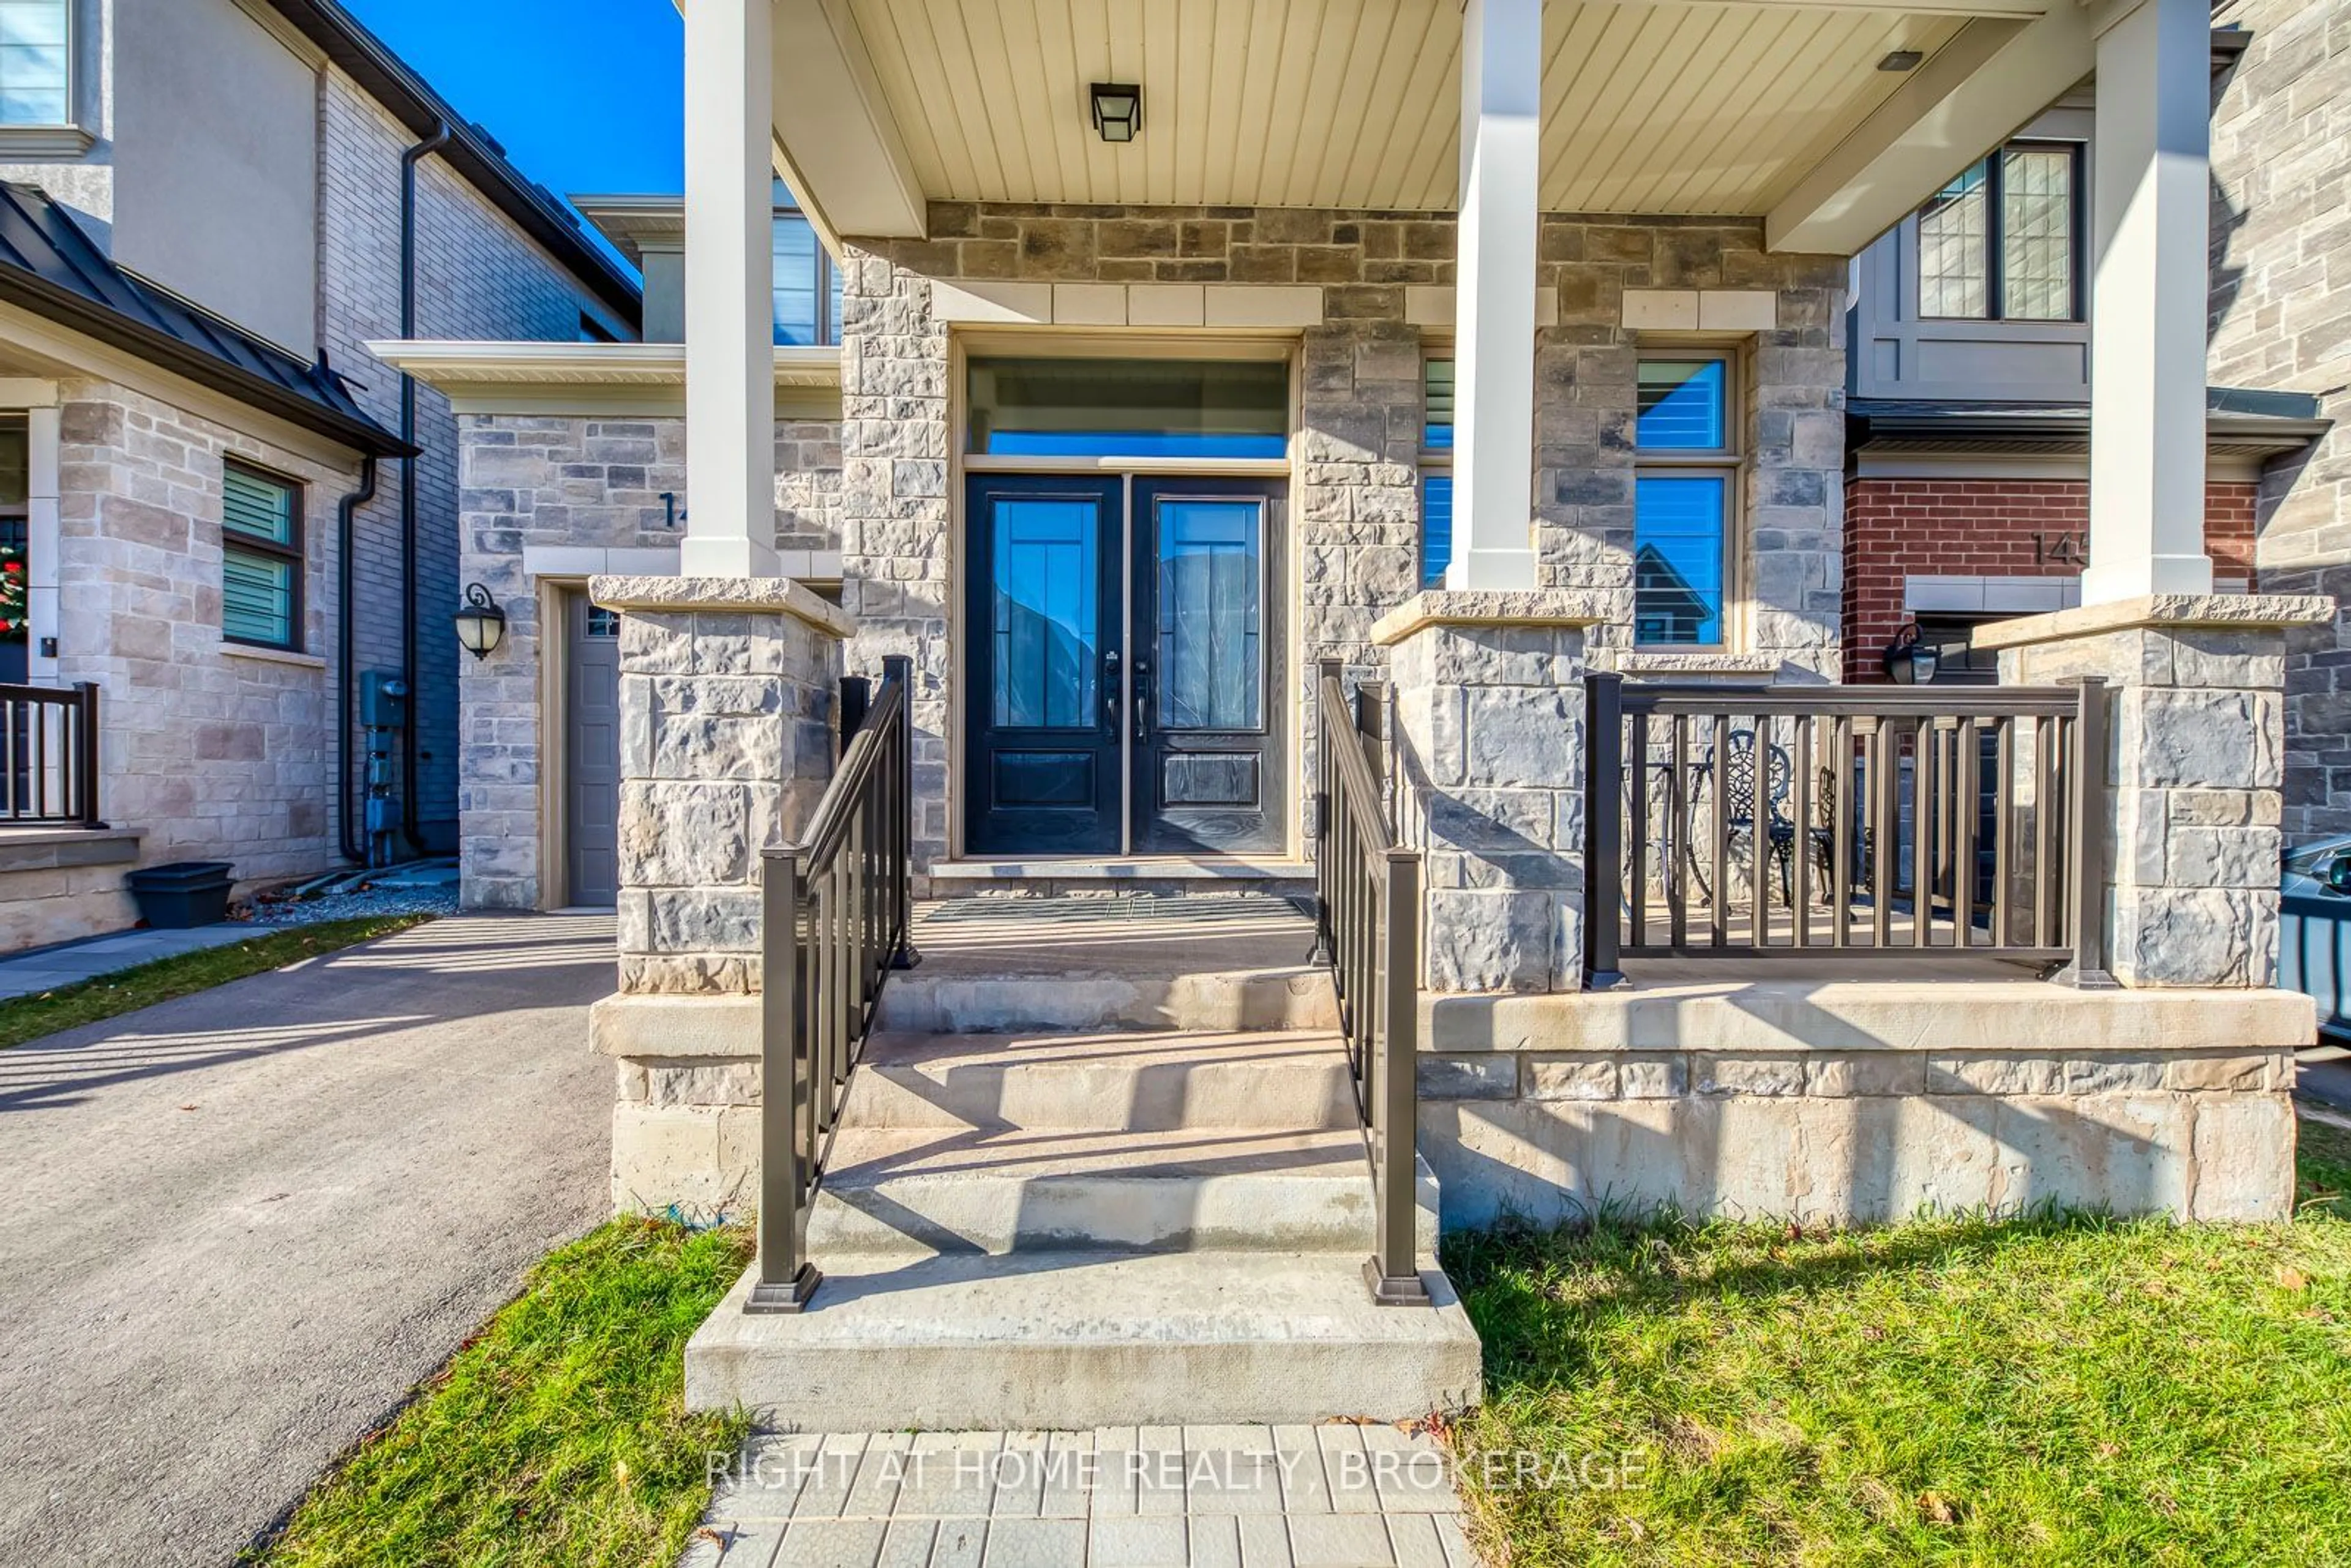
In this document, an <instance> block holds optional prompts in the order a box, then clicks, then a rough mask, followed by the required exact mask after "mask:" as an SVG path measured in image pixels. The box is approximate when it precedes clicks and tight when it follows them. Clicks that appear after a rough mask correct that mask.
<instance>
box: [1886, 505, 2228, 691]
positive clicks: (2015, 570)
mask: <svg viewBox="0 0 2351 1568" xmlns="http://www.w3.org/2000/svg"><path fill="white" fill-rule="evenodd" d="M2256 490H2257V486H2252V485H2248V484H2240V483H2236V482H2231V481H2221V480H2214V481H2213V482H2211V483H2210V484H2208V485H2206V486H2205V487H2204V548H2205V549H2208V550H2210V552H2211V554H2212V567H2213V570H2214V571H2215V573H2216V574H2218V575H2219V576H2220V577H2222V578H2224V579H2225V578H2241V579H2245V580H2251V579H2252V575H2253V501H2254V496H2255V493H2256ZM2089 528H2090V486H2088V485H2087V484H2086V483H2084V482H2082V481H2079V480H2072V479H1855V480H1854V481H1852V482H1851V483H1849V484H1848V485H1847V486H1845V492H1844V678H1845V679H1846V680H1848V681H1882V680H1884V679H1885V678H1886V672H1885V669H1884V667H1883V666H1882V665H1881V664H1879V663H1878V655H1879V654H1880V653H1883V652H1884V651H1885V648H1886V643H1889V642H1891V641H1892V640H1893V638H1894V634H1895V632H1898V631H1900V630H1901V628H1902V623H1903V622H1905V621H1907V620H1908V619H1909V617H1908V616H1907V614H1906V613H1904V612H1903V608H1902V590H1903V582H1904V580H1905V579H1907V578H1909V577H1911V576H1914V575H1916V576H1920V577H2074V576H2076V575H2078V574H2079V573H2080V571H2081V564H2080V563H2079V562H2078V561H2061V560H2035V559H2033V545H2032V536H2033V535H2034V534H2035V533H2036V532H2037V533H2039V534H2041V535H2042V536H2043V539H2044V541H2048V542H2053V540H2051V539H2050V536H2053V535H2060V534H2071V535H2074V536H2075V538H2074V543H2075V545H2076V547H2077V548H2078V547H2079V546H2080V545H2081V544H2082V543H2084V542H2085V540H2086V537H2087V535H2088V533H2089Z"/></svg>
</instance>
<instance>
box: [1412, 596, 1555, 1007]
mask: <svg viewBox="0 0 2351 1568" xmlns="http://www.w3.org/2000/svg"><path fill="white" fill-rule="evenodd" d="M1595 598H1596V596H1594V595H1587V594H1566V593H1561V592H1557V591H1552V592H1547V593H1532V594H1522V593H1510V594H1498V593H1424V594H1421V595H1419V596H1418V597H1417V598H1416V599H1414V600H1413V601H1411V602H1410V603H1409V604H1407V605H1406V606H1405V608H1404V609H1403V610H1401V611H1399V612H1396V613H1395V615H1392V616H1390V617H1388V618H1387V619H1386V620H1384V621H1383V622H1381V624H1380V626H1379V628H1378V635H1379V638H1380V640H1381V641H1382V643H1384V644H1385V645H1387V646H1388V648H1389V661H1388V671H1389V677H1390V679H1391V680H1392V681H1393V682H1394V684H1395V731H1396V733H1395V747H1394V754H1395V767H1396V769H1397V777H1398V780H1399V783H1400V784H1401V785H1402V789H1400V790H1399V792H1398V796H1399V800H1400V801H1401V802H1402V804H1401V805H1400V807H1399V813H1398V814H1399V818H1400V821H1399V824H1398V832H1399V833H1400V834H1401V835H1403V836H1404V837H1405V840H1406V841H1408V842H1411V843H1413V844H1415V845H1416V846H1417V847H1419V848H1420V849H1421V851H1422V867H1423V869H1422V877H1423V880H1424V883H1425V885H1426V891H1425V892H1424V894H1423V895H1422V904H1423V906H1424V918H1423V920H1422V921H1421V930H1422V954H1423V971H1424V977H1425V983H1426V985H1427V986H1428V988H1430V989H1432V990H1437V991H1479V992H1494V991H1573V990H1577V989H1579V988H1581V987H1582V985H1583V773H1584V740H1585V737H1584V733H1583V670H1584V664H1583V660H1584V647H1583V644H1584V625H1585V624H1586V623H1587V622H1589V621H1590V620H1592V619H1593V616H1594V615H1595V614H1596V611H1595V609H1594V608H1593V600H1594V599H1595ZM1505 617H1508V619H1504V618H1505Z"/></svg>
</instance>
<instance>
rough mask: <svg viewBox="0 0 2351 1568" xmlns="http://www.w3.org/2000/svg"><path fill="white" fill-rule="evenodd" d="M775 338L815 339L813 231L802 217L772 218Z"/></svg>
mask: <svg viewBox="0 0 2351 1568" xmlns="http://www.w3.org/2000/svg"><path fill="white" fill-rule="evenodd" d="M774 254H775V261H776V284H775V287H776V341H777V342H778V343H813V342H815V341H816V231H815V230H814V229H812V228H810V226H809V221H808V220H807V219H806V218H799V217H781V218H778V219H777V220H776V238H775V249H774Z"/></svg>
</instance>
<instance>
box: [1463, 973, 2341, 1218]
mask: <svg viewBox="0 0 2351 1568" xmlns="http://www.w3.org/2000/svg"><path fill="white" fill-rule="evenodd" d="M1423 1017H1424V1022H1425V1026H1426V1027H1425V1029H1424V1033H1423V1038H1424V1040H1425V1041H1426V1044H1427V1047H1428V1050H1427V1054H1426V1055H1425V1056H1424V1058H1423V1060H1422V1063H1421V1115H1420V1145H1421V1152H1422V1154H1423V1155H1424V1156H1425V1157H1426V1159H1427V1161H1428V1163H1429V1165H1430V1166H1432V1167H1433V1168H1434V1169H1435V1171H1436V1173H1437V1181H1438V1185H1439V1187H1440V1190H1441V1191H1442V1193H1443V1195H1444V1217H1443V1218H1444V1224H1445V1225H1446V1227H1447V1228H1461V1227H1465V1226H1475V1225H1481V1224H1486V1223H1489V1222H1490V1221H1492V1220H1493V1219H1495V1218H1499V1217H1500V1216H1501V1215H1503V1214H1505V1213H1518V1214H1522V1215H1524V1216H1526V1217H1528V1218H1533V1219H1536V1220H1539V1221H1552V1220H1558V1219H1563V1218H1576V1217H1581V1216H1583V1215H1588V1214H1591V1213H1593V1212H1594V1211H1595V1210H1600V1209H1605V1208H1617V1209H1622V1210H1628V1211H1634V1212H1638V1211H1642V1210H1646V1209H1652V1208H1655V1207H1659V1206H1672V1207H1676V1208H1678V1209H1680V1210H1682V1211H1683V1212H1686V1213H1689V1214H1693V1215H1707V1216H1712V1215H1722V1216H1729V1217H1735V1218H1795V1219H1802V1220H1807V1221H1819V1222H1823V1223H1866V1222H1875V1221H1882V1220H1890V1219H1898V1218H1905V1217H1907V1216H1908V1215H1911V1214H1914V1213H1917V1212H1918V1211H1919V1210H1921V1209H1922V1208H1935V1209H1942V1210H1954V1209H1970V1208H1989V1209H1992V1210H1996V1211H2001V1212H2014V1211H2016V1210H2019V1209H2023V1208H2029V1207H2034V1206H2038V1205H2043V1204H2055V1205H2060V1206H2065V1207H2089V1208H2097V1209H2105V1210H2111V1211H2113V1212H2115V1213H2117V1214H2126V1215H2137V1214H2171V1215H2175V1216H2178V1217H2179V1218H2185V1219H2199V1220H2271V1219H2279V1218H2284V1217H2285V1216H2286V1214H2287V1213H2288V1212H2289V1211H2290V1209H2291V1207H2292V1203H2293V1192H2294V1112H2293V1107H2292V1103H2291V1101H2290V1097H2289V1096H2290V1092H2291V1088H2292V1085H2293V1082H2294V1079H2293V1073H2294V1057H2293V1052H2294V1051H2295V1050H2297V1049H2299V1048H2300V1047H2301V1046H2303V1045H2305V1044H2307V1043H2308V1042H2309V1040H2311V1038H2312V1034H2313V1028H2314V1014H2313V1009H2312V1005H2311V1003H2310V1000H2309V998H2305V997H2302V996H2298V995H2294V994H2291V993H2287V992H2282V991H2107V992H2081V991H2072V990H2067V989H2065V988H2061V987H2056V986H2051V985H2044V984H2041V983H2037V982H2033V981H2029V980H2015V981H2008V980H1975V979H1970V980H1949V981H1939V982H1938V981H1928V982H1886V981H1868V980H1829V981H1823V980H1805V979H1793V978H1784V977H1768V978H1760V979H1752V980H1741V979H1725V980H1720V981H1708V982H1683V983H1677V984H1661V985H1656V986H1654V987H1651V988H1641V989H1633V990H1626V991H1618V992H1611V993H1605V994H1593V995H1575V996H1551V997H1514V998H1468V997H1438V998H1424V1001H1423Z"/></svg>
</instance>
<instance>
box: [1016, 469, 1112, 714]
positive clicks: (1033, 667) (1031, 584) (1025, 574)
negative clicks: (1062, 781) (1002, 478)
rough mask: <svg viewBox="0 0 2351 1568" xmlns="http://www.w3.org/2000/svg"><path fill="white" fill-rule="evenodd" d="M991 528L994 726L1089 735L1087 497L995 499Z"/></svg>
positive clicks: (1090, 513)
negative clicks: (1081, 731)
mask: <svg viewBox="0 0 2351 1568" xmlns="http://www.w3.org/2000/svg"><path fill="white" fill-rule="evenodd" d="M995 524H996V533H995V539H994V545H995V553H996V561H995V571H996V583H995V590H996V591H995V593H994V595H993V598H994V602H995V624H994V625H993V626H991V627H990V628H989V632H990V634H991V635H992V636H993V638H994V639H995V643H996V650H995V651H996V686H995V691H994V692H993V694H992V696H993V701H994V722H995V724H996V725H997V727H999V728H1028V729H1092V728H1093V727H1094V726H1095V724H1096V722H1097V717H1096V713H1095V708H1094V689H1095V682H1094V669H1095V639H1096V638H1097V637H1098V636H1099V635H1100V628H1101V621H1100V617H1099V616H1098V614H1097V612H1096V608H1095V602H1094V599H1095V593H1094V589H1095V584H1096V583H1097V581H1098V580H1100V576H1101V556H1100V555H1099V553H1098V551H1099V550H1100V548H1101V542H1102V524H1101V519H1100V507H1098V505H1097V504H1096V503H1095V502H1093V501H1092V500H1069V501H1048V500H1001V501H998V502H997V503H996V518H995Z"/></svg>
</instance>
